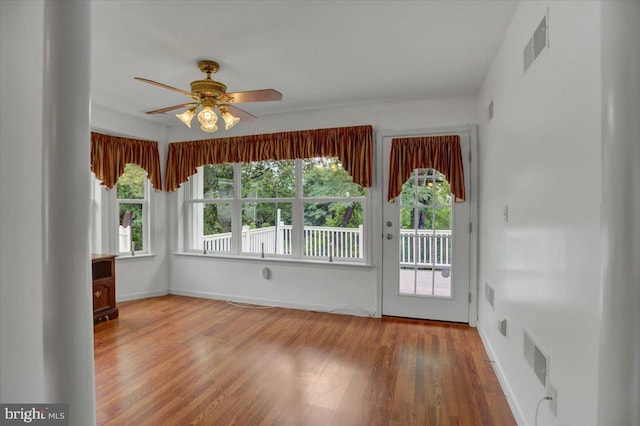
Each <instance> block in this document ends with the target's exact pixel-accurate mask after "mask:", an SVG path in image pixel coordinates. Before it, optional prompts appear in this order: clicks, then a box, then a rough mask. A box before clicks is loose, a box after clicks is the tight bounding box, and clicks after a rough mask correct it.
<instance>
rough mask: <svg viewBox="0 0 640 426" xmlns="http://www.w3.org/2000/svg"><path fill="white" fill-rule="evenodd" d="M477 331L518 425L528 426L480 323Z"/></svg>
mask: <svg viewBox="0 0 640 426" xmlns="http://www.w3.org/2000/svg"><path fill="white" fill-rule="evenodd" d="M477 330H478V334H480V340H482V344H483V346H484V350H485V351H486V352H487V355H489V359H490V360H491V365H492V366H493V371H495V373H496V376H497V377H498V381H499V382H500V387H501V388H502V392H503V393H504V396H505V397H506V398H507V402H508V403H509V408H511V413H512V414H513V417H514V418H515V420H516V423H517V424H518V425H520V426H527V422H526V421H525V419H524V416H523V415H522V410H520V406H519V405H518V402H517V401H516V398H515V395H514V393H513V390H512V389H511V386H510V385H509V380H508V379H507V376H506V375H505V374H504V370H502V366H501V365H500V363H499V362H498V359H497V358H496V355H495V352H494V350H493V348H492V347H491V344H490V343H489V339H488V338H487V336H486V335H485V334H484V330H483V328H482V326H481V324H479V323H478V327H477Z"/></svg>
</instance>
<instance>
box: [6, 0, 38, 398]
mask: <svg viewBox="0 0 640 426" xmlns="http://www.w3.org/2000/svg"><path fill="white" fill-rule="evenodd" d="M43 21H44V2H42V1H33V2H5V1H0V39H1V40H2V49H0V110H1V111H2V114H0V200H2V201H0V218H1V220H0V401H2V402H25V401H29V402H36V401H43V400H44V359H43V342H42V332H43V327H42V316H43V313H42V306H43V300H42V284H43V276H42V268H43V258H42V249H41V244H42V234H43V226H42V222H43V213H42V212H43V208H42V205H43V204H42V124H43V120H42V110H41V109H39V108H37V107H35V106H34V100H39V99H42V97H43V87H42V84H43V80H42V56H43V38H44V33H43V26H42V23H43ZM25 28H29V31H25V30H24V29H25ZM16 82H24V83H25V84H16ZM36 104H37V103H36ZM27 111H29V113H28V116H27V115H25V112H27Z"/></svg>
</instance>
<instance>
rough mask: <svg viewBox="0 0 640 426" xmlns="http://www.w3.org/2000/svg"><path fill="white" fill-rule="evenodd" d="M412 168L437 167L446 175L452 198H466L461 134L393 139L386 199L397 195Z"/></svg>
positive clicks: (456, 199)
mask: <svg viewBox="0 0 640 426" xmlns="http://www.w3.org/2000/svg"><path fill="white" fill-rule="evenodd" d="M415 169H436V170H437V171H439V172H440V173H442V174H443V175H445V177H446V178H447V181H448V182H449V185H450V187H451V193H452V194H453V195H454V196H455V201H456V202H461V201H464V200H465V197H466V194H465V188H464V168H463V163H462V150H461V149H460V136H458V135H447V136H426V137H414V138H399V139H392V140H391V155H390V158H389V188H388V196H387V199H388V200H389V201H391V200H393V199H394V198H395V197H397V196H398V195H400V193H401V192H402V185H403V184H404V183H405V182H406V181H407V179H409V177H410V176H411V173H412V172H413V171H414V170H415Z"/></svg>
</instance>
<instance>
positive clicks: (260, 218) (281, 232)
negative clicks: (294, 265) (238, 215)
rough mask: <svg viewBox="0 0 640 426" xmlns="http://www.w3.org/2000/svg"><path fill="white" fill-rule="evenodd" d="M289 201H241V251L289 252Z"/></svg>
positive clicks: (282, 253) (287, 253)
mask: <svg viewBox="0 0 640 426" xmlns="http://www.w3.org/2000/svg"><path fill="white" fill-rule="evenodd" d="M291 208H292V204H291V203H243V204H242V251H243V252H245V253H265V254H281V255H290V254H291V228H292V227H291Z"/></svg>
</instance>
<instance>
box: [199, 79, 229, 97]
mask: <svg viewBox="0 0 640 426" xmlns="http://www.w3.org/2000/svg"><path fill="white" fill-rule="evenodd" d="M191 92H193V93H197V94H198V95H206V96H216V97H217V96H220V95H222V94H224V93H227V86H226V85H225V84H222V83H220V82H219V81H215V80H196V81H192V82H191Z"/></svg>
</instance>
